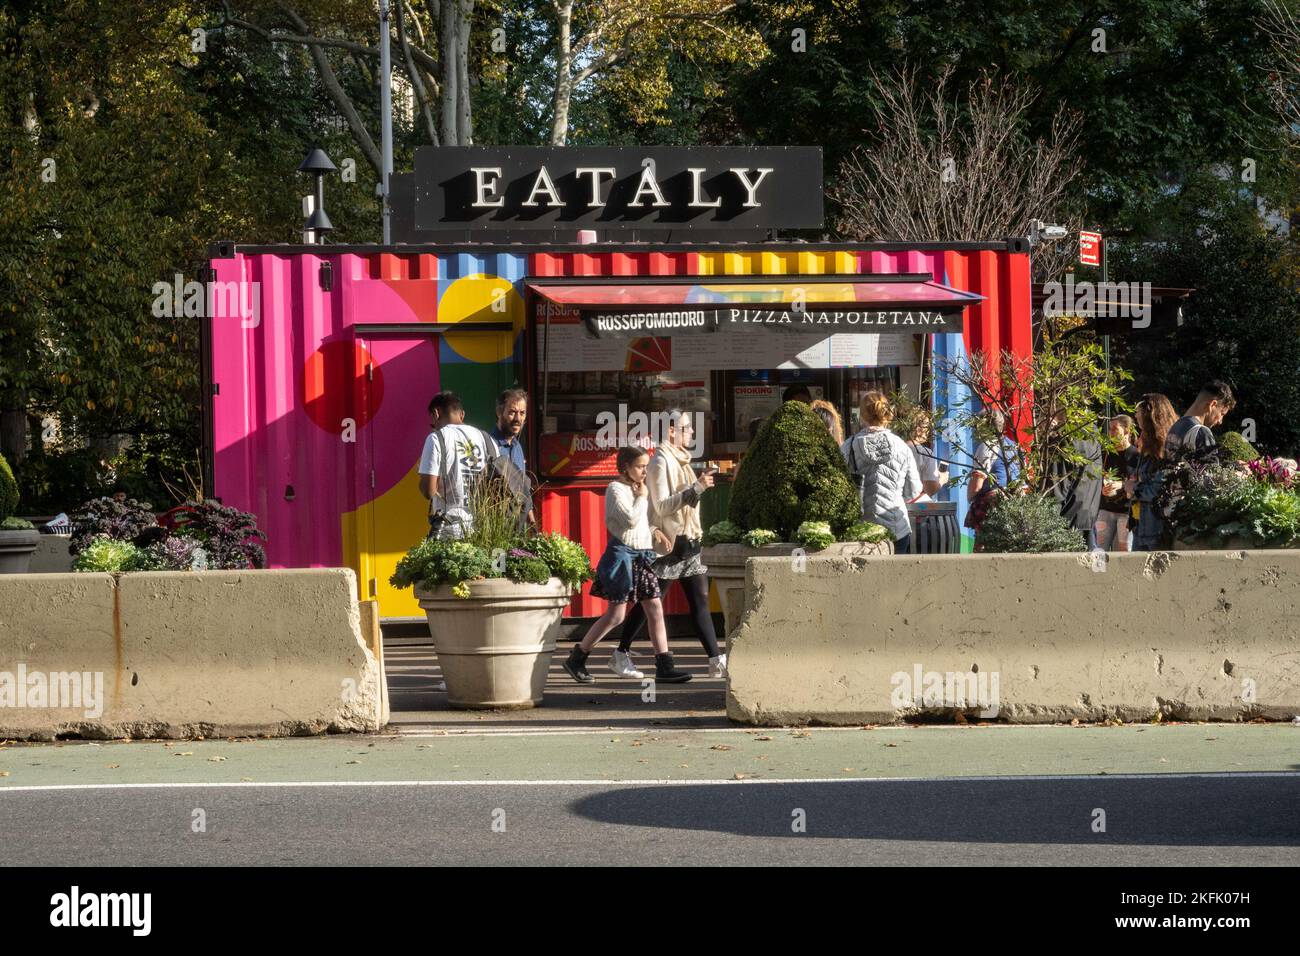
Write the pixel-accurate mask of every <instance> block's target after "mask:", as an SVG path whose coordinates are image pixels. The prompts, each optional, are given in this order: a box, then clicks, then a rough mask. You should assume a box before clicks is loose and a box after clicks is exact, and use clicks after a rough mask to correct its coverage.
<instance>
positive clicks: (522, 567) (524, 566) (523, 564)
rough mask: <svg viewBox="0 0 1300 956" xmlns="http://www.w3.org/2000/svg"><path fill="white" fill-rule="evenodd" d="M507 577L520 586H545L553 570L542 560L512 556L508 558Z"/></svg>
mask: <svg viewBox="0 0 1300 956" xmlns="http://www.w3.org/2000/svg"><path fill="white" fill-rule="evenodd" d="M506 577H507V578H509V579H510V580H511V581H515V582H517V583H519V584H545V583H546V582H547V581H549V580H550V579H551V569H550V567H548V566H547V564H546V562H545V561H543V560H542V559H541V558H529V557H523V556H516V555H510V556H509V557H507V558H506Z"/></svg>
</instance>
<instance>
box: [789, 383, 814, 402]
mask: <svg viewBox="0 0 1300 956" xmlns="http://www.w3.org/2000/svg"><path fill="white" fill-rule="evenodd" d="M812 400H813V397H812V391H811V390H810V389H809V388H808V386H807V385H804V384H803V383H802V382H795V383H794V384H793V385H787V386H786V388H785V391H783V392H782V393H781V404H782V405H784V404H785V403H786V402H803V403H804V404H805V405H811V404H812Z"/></svg>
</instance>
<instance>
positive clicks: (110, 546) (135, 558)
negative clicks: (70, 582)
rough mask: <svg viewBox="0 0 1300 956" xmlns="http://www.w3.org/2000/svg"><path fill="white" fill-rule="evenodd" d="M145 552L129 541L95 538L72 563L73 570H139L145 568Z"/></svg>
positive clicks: (146, 565) (146, 561) (146, 564)
mask: <svg viewBox="0 0 1300 956" xmlns="http://www.w3.org/2000/svg"><path fill="white" fill-rule="evenodd" d="M148 564H149V562H148V559H147V558H146V557H145V553H144V552H143V551H141V550H140V549H139V548H137V547H136V546H135V545H133V544H132V543H131V542H130V541H118V540H116V539H115V538H95V539H94V540H93V541H91V542H90V543H89V544H87V545H86V546H85V547H84V548H83V549H82V550H81V552H80V553H79V554H78V555H77V558H76V560H75V561H73V563H72V570H74V571H114V572H117V571H141V570H147V568H148Z"/></svg>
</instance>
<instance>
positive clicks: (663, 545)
mask: <svg viewBox="0 0 1300 956" xmlns="http://www.w3.org/2000/svg"><path fill="white" fill-rule="evenodd" d="M693 417H694V416H692V415H691V413H690V412H684V411H682V410H681V409H680V408H674V409H672V410H670V411H669V412H668V419H667V422H668V427H667V429H666V432H667V433H666V434H665V435H664V440H663V442H662V443H661V444H660V445H659V447H658V448H656V449H655V453H654V457H652V458H651V459H650V469H649V471H648V472H647V473H646V484H647V485H648V486H649V487H650V523H651V524H652V525H653V527H654V528H655V530H656V531H657V532H659V534H660V535H661V536H660V537H658V538H657V542H658V545H659V546H658V547H656V549H655V550H656V553H657V554H658V555H659V557H658V559H657V560H656V561H655V566H654V571H655V577H656V578H658V580H659V589H660V591H663V592H667V590H668V588H669V587H670V586H671V585H672V583H673V582H674V581H676V582H677V583H678V585H679V586H680V587H681V589H682V592H683V593H684V594H685V595H686V603H687V604H688V605H689V606H690V609H691V617H692V618H693V619H694V621H695V633H696V635H697V636H698V637H699V639H700V644H701V646H703V648H704V653H705V654H707V655H708V658H709V676H710V677H722V678H726V676H727V655H726V654H724V653H722V651H721V650H720V649H719V648H718V636H717V633H716V632H715V631H714V628H713V615H712V614H711V613H710V611H709V578H708V572H709V569H708V568H707V567H705V565H704V562H703V561H702V560H701V558H700V555H701V552H702V550H703V549H702V545H701V539H702V538H703V537H704V531H703V528H702V526H701V525H700V496H701V495H703V494H704V492H705V491H706V490H708V489H709V488H712V487H713V472H712V471H706V472H705V473H704V474H702V475H701V476H700V477H699V478H696V477H695V472H694V471H693V470H692V469H691V447H692V446H693V445H694V443H695V423H694V421H693V420H692V419H693ZM642 618H643V615H642V614H641V612H640V609H639V608H636V607H634V608H633V609H632V611H631V613H629V614H628V616H627V621H626V623H624V625H623V637H622V639H621V640H620V641H619V644H618V650H616V651H614V656H613V658H612V659H611V661H610V665H609V666H610V669H611V670H613V671H614V673H615V674H617V675H618V676H619V677H633V678H640V677H642V676H644V675H643V674H642V673H641V672H640V671H639V670H638V669H637V667H636V665H635V664H634V663H633V662H632V658H631V656H630V655H629V651H630V649H631V647H632V641H633V640H635V639H636V636H637V631H639V630H640V629H641V622H642Z"/></svg>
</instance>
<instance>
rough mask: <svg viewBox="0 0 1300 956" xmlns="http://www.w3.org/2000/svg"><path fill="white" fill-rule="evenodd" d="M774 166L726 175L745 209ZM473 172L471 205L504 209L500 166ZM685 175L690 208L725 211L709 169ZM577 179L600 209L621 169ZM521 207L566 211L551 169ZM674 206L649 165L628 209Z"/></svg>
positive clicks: (585, 170)
mask: <svg viewBox="0 0 1300 956" xmlns="http://www.w3.org/2000/svg"><path fill="white" fill-rule="evenodd" d="M773 171H774V170H773V168H772V167H771V166H767V167H759V168H757V169H750V168H731V169H728V170H727V172H728V173H730V174H731V175H732V176H734V177H735V182H736V183H738V184H739V186H740V188H741V189H743V190H744V194H745V197H744V199H743V201H742V202H741V203H740V205H741V207H742V208H744V209H757V208H759V207H760V206H762V205H763V204H762V202H760V201H759V199H758V187H759V186H761V185H762V184H763V180H765V179H766V178H767V177H768V175H769V174H771V173H772V172H773ZM470 172H471V173H472V174H473V176H474V190H475V194H474V195H475V198H474V202H473V203H472V205H473V206H474V208H475V209H500V208H502V207H504V206H505V202H506V200H505V197H504V196H501V195H498V194H497V189H498V187H499V186H500V182H501V177H502V176H503V175H505V173H504V170H503V169H502V168H501V167H500V166H473V167H471V168H470ZM686 172H687V173H688V174H689V175H690V177H691V198H690V201H689V202H688V203H687V204H686V205H687V208H690V209H720V208H722V197H721V196H716V197H714V198H713V199H712V200H709V199H706V198H705V191H704V184H703V179H704V176H705V174H706V173H708V172H709V170H708V169H707V168H705V167H703V166H690V167H688V168H687V169H686ZM573 174H574V176H575V177H576V178H577V179H583V178H586V179H587V182H588V188H589V192H588V194H587V195H588V199H587V201H586V206H587V208H588V209H599V208H602V207H603V206H604V205H605V199H604V197H602V195H601V180H602V178H608V179H609V180H613V179H614V178H615V177H616V176H617V175H618V170H617V169H616V168H615V167H613V166H579V167H578V168H576V169H575V170H574V171H573ZM520 205H522V206H527V207H530V208H535V207H539V206H553V207H556V208H563V207H564V206H567V205H569V203H568V202H566V201H565V200H564V199H562V198H561V196H560V190H559V189H558V188H557V187H556V185H555V180H554V179H552V178H551V173H550V170H548V169H547V168H546V167H545V166H542V167H541V168H540V169H538V170H537V176H536V178H535V179H534V180H533V186H532V189H530V190H529V192H528V198H527V199H525V200H524V201H523V202H522V203H520ZM671 205H672V203H671V202H669V201H668V200H667V199H665V198H664V193H663V189H661V188H660V186H659V181H658V180H657V179H656V178H655V167H654V165H653V164H649V163H648V164H646V165H644V166H642V167H641V178H640V179H639V180H638V182H637V186H636V191H635V192H634V193H633V194H632V198H631V199H630V200H628V202H627V206H628V207H642V208H644V207H646V206H656V207H660V208H664V207H668V206H671Z"/></svg>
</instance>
